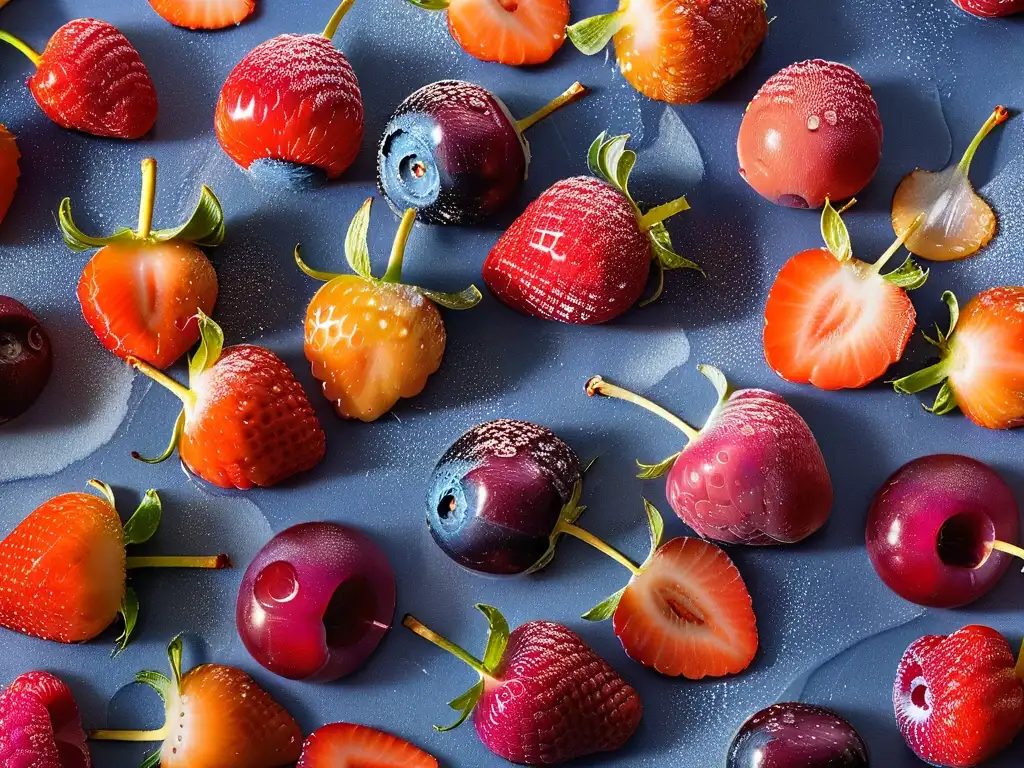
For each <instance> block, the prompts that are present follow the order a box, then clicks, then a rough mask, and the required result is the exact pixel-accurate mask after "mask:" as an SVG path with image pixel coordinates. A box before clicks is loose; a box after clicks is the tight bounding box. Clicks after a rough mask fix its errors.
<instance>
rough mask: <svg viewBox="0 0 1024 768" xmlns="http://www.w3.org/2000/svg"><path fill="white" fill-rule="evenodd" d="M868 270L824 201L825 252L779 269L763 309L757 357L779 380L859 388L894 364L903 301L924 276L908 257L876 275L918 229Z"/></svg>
mask: <svg viewBox="0 0 1024 768" xmlns="http://www.w3.org/2000/svg"><path fill="white" fill-rule="evenodd" d="M919 223H920V219H918V221H917V222H915V224H914V226H912V227H910V228H908V229H907V230H906V231H905V232H904V234H903V235H902V236H901V237H900V239H899V240H897V241H896V242H895V243H894V244H893V245H892V246H891V247H890V248H889V250H887V251H886V252H885V253H884V254H882V256H881V257H880V258H879V259H878V261H876V262H875V263H874V264H868V263H866V262H863V261H860V260H859V259H855V258H853V250H852V248H851V246H850V236H849V233H848V232H847V231H846V225H845V224H843V220H842V218H841V217H840V215H839V212H837V211H836V210H835V209H834V208H833V207H832V205H831V204H830V203H829V202H828V201H826V202H825V209H824V210H823V211H822V215H821V232H822V236H823V237H824V238H825V243H826V244H827V245H828V248H827V249H825V248H815V249H812V250H808V251H803V252H802V253H798V254H797V255H796V256H794V257H793V258H791V259H790V260H789V261H787V262H786V264H785V265H784V266H783V267H782V269H781V270H780V271H779V274H778V276H777V277H776V278H775V284H774V285H773V286H772V288H771V291H769V293H768V302H767V304H766V306H765V310H764V319H765V327H764V356H765V359H766V360H767V361H768V365H770V366H771V367H772V369H773V370H774V371H775V372H776V373H777V374H779V376H781V377H782V378H784V379H786V380H787V381H795V382H798V383H801V384H813V385H814V386H816V387H819V388H821V389H845V388H857V387H863V386H864V385H865V384H868V383H869V382H871V381H874V380H875V379H877V378H878V377H879V376H881V375H882V374H883V373H885V371H886V369H888V367H889V366H890V365H892V364H893V363H894V362H896V361H897V360H899V359H900V357H901V356H902V354H903V350H904V349H905V348H906V346H907V342H908V341H910V335H911V334H912V333H913V331H914V321H915V319H916V313H915V311H914V305H913V304H912V303H911V301H910V297H909V296H908V295H907V291H908V290H913V289H915V288H919V287H921V286H922V285H924V283H925V281H926V280H927V278H928V271H927V270H924V269H921V268H920V267H919V266H918V265H917V264H915V263H914V261H913V260H912V259H910V258H908V259H907V260H906V261H905V262H904V263H903V265H902V266H901V267H899V268H898V269H895V270H893V271H892V272H889V273H887V274H884V275H883V274H882V273H881V269H882V267H883V266H884V265H885V264H886V262H887V261H888V260H889V259H890V258H891V257H892V256H893V254H895V253H896V252H897V251H898V250H899V249H900V247H902V245H903V242H904V240H905V239H906V238H907V237H909V236H910V235H911V234H912V233H913V231H914V230H915V229H916V227H917V226H918V225H919Z"/></svg>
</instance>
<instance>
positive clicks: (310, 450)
mask: <svg viewBox="0 0 1024 768" xmlns="http://www.w3.org/2000/svg"><path fill="white" fill-rule="evenodd" d="M199 331H200V334H201V337H202V340H201V341H200V344H199V349H198V350H196V353H195V354H194V355H193V356H192V358H191V360H189V388H186V387H184V386H182V385H181V384H179V383H178V382H176V381H174V379H171V378H169V377H168V376H167V375H165V374H163V373H161V372H160V371H158V370H156V369H155V368H153V367H152V366H150V365H147V364H146V363H144V362H142V361H141V360H138V359H136V358H129V359H128V362H129V363H131V364H132V365H133V366H135V368H137V369H138V370H140V371H142V373H144V374H146V375H147V376H149V378H151V379H153V380H154V381H156V382H157V383H158V384H161V385H162V386H164V387H166V388H167V389H169V390H170V391H171V392H173V393H174V394H175V395H176V396H177V397H178V398H179V399H180V400H181V401H182V403H183V404H184V408H183V409H182V411H181V414H180V415H179V416H178V421H177V423H176V424H175V425H174V434H173V435H172V436H171V442H170V444H169V445H168V446H167V450H165V451H164V452H163V454H161V455H160V456H159V457H157V458H155V459H142V457H141V456H139V455H138V454H133V455H134V456H135V458H137V459H141V460H142V461H145V462H147V463H150V464H154V463H157V462H161V461H164V460H165V459H167V458H168V457H170V455H171V454H172V453H174V451H175V449H178V451H179V453H180V455H181V460H182V462H184V464H185V466H186V467H188V469H190V470H191V471H192V472H194V473H195V474H196V475H198V476H199V477H201V478H202V479H203V480H206V481H207V482H208V483H213V484H214V485H216V486H219V487H221V488H241V489H246V488H252V487H253V486H256V485H259V486H269V485H276V484H277V483H280V482H282V481H284V480H287V479H288V478H289V477H291V476H292V475H294V474H296V473H298V472H304V471H305V470H307V469H312V468H313V467H315V466H316V465H317V464H319V463H320V460H321V459H322V458H323V457H324V431H323V430H322V429H321V428H320V422H319V421H318V420H317V418H316V413H314V411H313V407H312V406H311V405H310V404H309V399H308V398H307V397H306V393H305V392H304V391H303V389H302V385H301V384H299V382H298V381H297V380H296V378H295V375H294V374H293V373H292V372H291V370H290V369H289V368H288V366H287V365H285V363H284V361H283V360H281V358H279V357H278V356H277V355H275V354H274V353H273V352H271V351H270V350H269V349H264V348H263V347H256V346H253V345H251V344H239V345H237V346H234V347H227V348H226V349H225V348H224V332H223V331H222V330H221V329H220V326H219V325H217V324H216V323H215V322H213V320H211V319H210V318H208V317H207V316H206V315H204V314H203V313H202V312H200V313H199Z"/></svg>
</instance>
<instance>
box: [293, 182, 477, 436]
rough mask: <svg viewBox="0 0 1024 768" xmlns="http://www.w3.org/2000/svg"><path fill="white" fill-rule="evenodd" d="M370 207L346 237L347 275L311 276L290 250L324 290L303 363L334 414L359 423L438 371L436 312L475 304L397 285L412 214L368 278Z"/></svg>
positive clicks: (460, 296)
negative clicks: (380, 267) (380, 271)
mask: <svg viewBox="0 0 1024 768" xmlns="http://www.w3.org/2000/svg"><path fill="white" fill-rule="evenodd" d="M372 202H373V198H370V199H369V200H367V201H366V202H365V203H363V206H362V207H361V208H360V209H359V212H358V213H357V214H356V216H355V218H354V219H353V220H352V224H351V226H350V227H349V230H348V236H347V237H346V238H345V257H346V258H347V260H348V263H349V266H350V267H352V270H353V271H354V272H355V274H354V275H338V274H333V273H328V272H319V271H317V270H313V269H310V268H309V267H308V266H306V264H305V263H304V262H303V261H302V258H301V257H300V255H299V247H298V246H296V247H295V261H296V262H297V263H298V265H299V267H300V268H301V269H302V271H303V272H305V273H306V274H307V275H309V276H310V277H312V278H315V279H317V280H323V281H325V282H326V283H327V284H326V285H325V286H323V287H322V288H321V289H320V290H319V291H317V293H316V295H315V296H313V300H312V301H311V302H310V303H309V308H308V309H307V310H306V338H305V351H306V359H308V360H309V362H310V363H311V364H312V366H313V375H314V376H316V378H317V379H319V380H320V381H321V382H322V384H323V392H324V396H325V397H327V399H328V400H330V401H331V402H332V403H333V404H334V410H335V411H337V413H338V415H339V416H341V417H343V418H347V419H361V420H362V421H373V420H374V419H377V418H379V417H380V416H381V415H383V414H385V413H387V412H388V411H390V410H391V408H392V407H394V405H395V403H397V402H398V400H399V398H402V397H415V396H416V395H418V394H419V393H420V392H422V391H423V388H424V387H425V386H426V384H427V378H428V377H429V376H430V375H431V374H432V373H434V372H435V371H437V369H438V368H439V367H440V366H441V358H442V356H443V355H444V346H445V331H444V321H443V320H442V319H441V313H440V312H439V311H438V309H437V306H436V305H437V304H440V305H441V306H443V307H447V308H449V309H468V308H470V307H473V306H475V305H476V304H477V302H479V301H480V298H481V297H480V291H479V290H477V288H476V286H472V285H471V286H469V287H468V288H466V289H465V290H463V291H461V292H460V293H440V292H438V291H431V290H427V289H426V288H420V287H418V286H413V285H405V284H403V283H402V282H401V279H402V259H403V257H404V254H405V244H406V242H407V240H408V238H409V233H410V232H411V231H412V227H413V224H414V222H415V220H416V211H415V210H413V209H411V208H410V209H409V210H407V211H406V212H405V215H404V216H403V217H402V223H401V225H400V226H399V229H398V234H397V235H395V242H394V245H393V246H392V249H391V258H390V259H389V261H388V268H387V271H386V272H385V273H384V276H383V277H382V278H380V279H378V278H375V277H374V276H373V274H372V272H371V271H370V250H369V246H368V245H367V240H366V233H367V230H368V228H369V225H370V205H371V203H372Z"/></svg>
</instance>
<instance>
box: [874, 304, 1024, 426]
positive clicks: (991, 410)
mask: <svg viewBox="0 0 1024 768" xmlns="http://www.w3.org/2000/svg"><path fill="white" fill-rule="evenodd" d="M942 300H943V301H945V302H946V304H947V305H949V315H950V322H949V330H948V331H946V332H945V333H943V332H942V331H941V330H940V329H938V328H937V329H936V330H937V331H938V336H937V338H935V339H932V338H929V337H928V336H925V338H926V339H928V341H929V342H931V343H932V344H934V345H935V346H936V347H938V348H939V351H940V352H941V355H942V359H941V360H939V362H937V363H936V364H935V365H932V366H929V367H928V368H925V369H924V370H921V371H918V372H917V373H912V374H911V375H909V376H904V377H903V378H902V379H898V380H897V381H894V382H893V386H895V388H896V391H897V392H903V393H915V392H921V391H922V390H925V389H927V388H928V387H934V386H936V385H938V384H942V387H941V388H940V389H939V393H938V395H937V396H936V397H935V403H934V404H933V405H932V406H931V407H929V408H928V410H929V411H931V412H932V413H937V414H944V413H949V412H950V411H952V410H953V409H954V408H956V407H957V406H959V407H960V410H962V411H963V412H964V413H965V414H966V415H967V418H969V419H970V420H971V421H973V422H974V423H975V424H978V425H980V426H982V427H988V428H989V429H1009V428H1012V427H1019V426H1022V425H1024V288H1022V287H1010V286H1007V287H1003V288H990V289H988V290H987V291H982V292H981V293H979V294H978V295H977V296H975V297H974V298H973V299H971V300H970V301H969V302H968V303H967V306H966V307H964V310H963V312H961V311H960V308H959V305H958V303H957V300H956V296H954V295H953V294H952V293H951V292H949V291H946V292H945V293H944V294H942Z"/></svg>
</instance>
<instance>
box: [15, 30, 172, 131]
mask: <svg viewBox="0 0 1024 768" xmlns="http://www.w3.org/2000/svg"><path fill="white" fill-rule="evenodd" d="M0 40H4V41H5V42H8V43H10V44H11V45H13V46H14V47H15V48H17V49H18V50H19V51H21V52H22V53H24V54H25V55H26V56H28V58H29V59H31V61H32V63H33V64H35V65H36V71H35V74H33V75H32V76H31V77H30V78H29V79H28V87H29V89H30V90H31V91H32V95H33V96H34V97H35V100H36V102H37V103H38V104H39V107H40V108H41V109H42V110H43V112H45V113H46V115H47V117H49V118H50V119H51V120H53V122H55V123H56V124H57V125H59V126H61V127H62V128H73V129H75V130H77V131H83V132H85V133H91V134H93V135H94V136H110V137H112V138H115V139H137V138H139V137H141V136H143V135H145V134H146V133H148V132H149V130H150V129H151V128H152V127H153V124H154V123H155V122H156V112H157V104H156V89H155V88H154V87H153V80H152V79H151V78H150V76H149V71H148V70H147V69H146V65H145V64H143V63H142V58H141V57H140V56H139V52H138V51H137V50H135V48H134V46H132V44H131V43H130V42H128V39H127V38H126V37H125V36H124V35H122V34H121V32H120V31H119V30H118V29H117V27H115V26H113V25H112V24H108V23H107V22H105V21H99V20H97V19H75V20H73V21H69V22H68V23H67V24H65V25H64V26H63V27H61V28H60V29H58V30H57V31H56V32H54V33H53V36H52V37H51V38H50V42H48V43H47V44H46V50H44V51H43V53H42V54H41V55H40V54H38V53H36V52H35V51H34V50H32V49H31V48H29V47H28V46H27V45H26V44H25V43H23V42H22V41H21V40H19V39H17V38H16V37H14V36H13V35H10V34H8V33H6V32H3V31H0Z"/></svg>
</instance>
